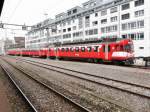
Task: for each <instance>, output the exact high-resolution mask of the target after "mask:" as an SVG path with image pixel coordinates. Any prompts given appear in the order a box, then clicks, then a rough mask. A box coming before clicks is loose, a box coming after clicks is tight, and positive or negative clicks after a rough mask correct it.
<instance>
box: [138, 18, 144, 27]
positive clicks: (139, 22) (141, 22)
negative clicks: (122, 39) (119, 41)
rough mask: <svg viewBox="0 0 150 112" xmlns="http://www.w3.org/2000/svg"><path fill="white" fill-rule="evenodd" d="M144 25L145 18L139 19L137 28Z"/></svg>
mask: <svg viewBox="0 0 150 112" xmlns="http://www.w3.org/2000/svg"><path fill="white" fill-rule="evenodd" d="M143 27H144V20H142V21H137V28H143Z"/></svg>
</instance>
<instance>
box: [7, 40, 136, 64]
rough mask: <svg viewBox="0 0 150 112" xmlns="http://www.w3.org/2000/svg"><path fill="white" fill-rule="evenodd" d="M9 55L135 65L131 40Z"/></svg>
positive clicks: (11, 52)
mask: <svg viewBox="0 0 150 112" xmlns="http://www.w3.org/2000/svg"><path fill="white" fill-rule="evenodd" d="M7 54H9V55H22V56H36V57H49V58H57V59H81V60H88V61H90V62H104V61H105V62H114V63H129V64H132V63H133V59H134V51H133V42H132V40H130V39H116V38H114V39H113V38H112V39H104V40H103V41H102V42H101V43H91V44H80V45H66V46H61V47H52V48H49V49H48V48H46V49H41V50H10V51H8V53H7Z"/></svg>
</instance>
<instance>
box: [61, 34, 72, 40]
mask: <svg viewBox="0 0 150 112" xmlns="http://www.w3.org/2000/svg"><path fill="white" fill-rule="evenodd" d="M67 38H71V34H65V35H63V39H67Z"/></svg>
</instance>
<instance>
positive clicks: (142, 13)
mask: <svg viewBox="0 0 150 112" xmlns="http://www.w3.org/2000/svg"><path fill="white" fill-rule="evenodd" d="M134 14H135V17H139V16H144V10H139V11H135V13H134Z"/></svg>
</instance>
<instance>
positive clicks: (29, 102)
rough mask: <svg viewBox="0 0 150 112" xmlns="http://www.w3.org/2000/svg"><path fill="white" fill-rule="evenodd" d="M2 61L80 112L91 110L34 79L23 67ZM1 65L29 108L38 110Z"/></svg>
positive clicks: (35, 111)
mask: <svg viewBox="0 0 150 112" xmlns="http://www.w3.org/2000/svg"><path fill="white" fill-rule="evenodd" d="M3 61H5V62H6V63H7V64H9V65H11V66H12V67H13V68H15V69H16V70H18V71H20V72H21V73H23V74H24V75H25V76H27V77H28V78H30V79H31V80H34V81H35V82H37V83H38V84H40V85H42V86H43V87H44V88H47V89H48V90H50V91H52V92H54V93H55V94H57V95H58V96H60V97H61V98H63V99H64V100H66V101H67V102H68V103H70V104H71V105H73V106H75V108H77V109H79V111H81V112H92V111H91V110H89V109H88V108H87V107H84V106H82V105H81V104H79V103H77V102H75V101H73V100H72V99H70V98H69V97H67V96H65V95H63V94H62V93H60V92H59V91H57V90H55V89H54V88H52V87H50V86H49V85H47V84H45V83H43V82H42V81H39V80H37V79H35V78H34V77H32V76H31V74H30V73H28V72H26V71H24V70H23V68H21V67H17V66H15V65H13V64H11V63H9V62H8V61H6V60H5V59H3ZM1 66H2V68H3V69H4V71H5V72H6V73H7V75H8V76H9V77H10V79H11V80H12V82H13V83H14V84H15V86H16V87H17V88H18V90H19V91H20V92H21V94H22V95H23V97H24V98H25V100H26V101H27V102H28V104H29V105H30V106H31V108H32V109H33V111H34V112H38V109H37V108H36V106H34V104H33V103H32V101H31V100H30V99H29V98H28V97H27V95H26V94H25V93H24V92H23V91H22V89H21V88H20V87H19V85H18V84H17V83H16V81H15V80H14V79H13V78H12V75H13V73H11V72H9V70H8V69H6V68H5V66H4V65H3V64H2V63H1Z"/></svg>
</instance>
